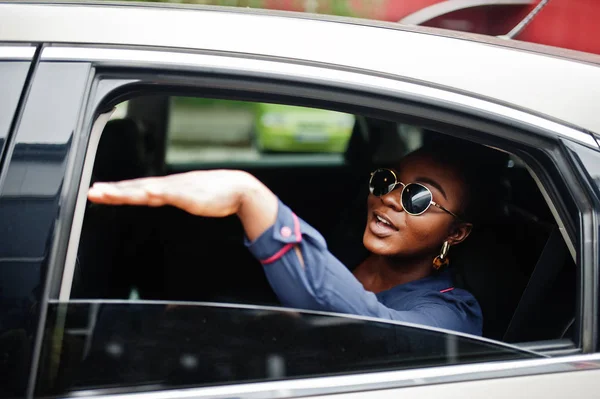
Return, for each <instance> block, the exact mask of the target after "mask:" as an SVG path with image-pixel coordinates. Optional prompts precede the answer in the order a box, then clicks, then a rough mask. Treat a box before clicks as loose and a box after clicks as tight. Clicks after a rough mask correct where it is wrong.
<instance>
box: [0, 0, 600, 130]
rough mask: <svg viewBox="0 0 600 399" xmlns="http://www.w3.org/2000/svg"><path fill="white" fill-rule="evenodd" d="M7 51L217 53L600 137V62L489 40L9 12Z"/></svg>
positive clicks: (206, 12)
mask: <svg viewBox="0 0 600 399" xmlns="http://www.w3.org/2000/svg"><path fill="white" fill-rule="evenodd" d="M0 42H10V43H23V42H25V43H38V42H46V43H60V44H76V45H103V46H105V45H117V46H127V47H131V46H134V47H145V48H153V49H163V48H165V49H178V50H179V51H210V52H215V51H216V52H220V53H228V54H238V55H239V54H242V55H247V54H251V55H258V56H264V57H274V58H278V59H281V60H284V61H286V62H302V63H306V62H309V63H318V64H325V65H327V66H332V67H336V68H343V69H350V70H354V71H361V72H364V73H369V74H376V75H382V76H386V77H391V78H395V79H402V80H408V81H414V82H418V83H425V84H427V85H430V86H436V87H442V88H445V89H449V90H452V91H455V92H461V93H467V94H469V95H475V96H477V97H482V98H486V99H488V100H492V101H494V102H497V103H501V104H507V105H510V106H512V107H515V108H520V109H526V110H530V111H533V112H535V113H537V114H543V115H546V116H547V117H549V118H550V119H557V120H560V121H563V122H564V123H566V124H568V125H572V126H577V127H579V128H582V129H584V130H589V131H592V132H595V133H600V118H597V110H596V109H595V108H596V107H595V104H597V103H599V102H600V91H598V90H591V89H590V87H591V85H592V83H593V82H598V81H600V56H598V55H593V54H586V53H580V52H576V51H570V50H561V49H554V48H551V47H548V46H541V45H535V44H526V43H522V42H516V41H511V40H506V39H499V38H493V37H487V36H482V35H474V34H466V33H459V32H451V31H444V30H441V29H433V28H423V27H408V26H402V25H400V24H394V23H386V22H376V21H365V20H360V19H354V18H343V17H332V16H317V15H310V14H304V13H293V12H281V11H272V10H249V9H243V8H233V7H207V6H204V7H197V6H194V7H190V6H180V7H173V6H167V5H164V4H161V5H141V4H132V3H81V2H78V3H72V2H64V1H63V2H18V3H17V2H4V3H0Z"/></svg>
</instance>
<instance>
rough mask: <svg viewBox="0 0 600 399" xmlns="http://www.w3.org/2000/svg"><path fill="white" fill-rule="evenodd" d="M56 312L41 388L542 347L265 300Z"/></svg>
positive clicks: (171, 383)
mask: <svg viewBox="0 0 600 399" xmlns="http://www.w3.org/2000/svg"><path fill="white" fill-rule="evenodd" d="M48 321H49V322H48V325H47V327H46V333H45V341H44V342H45V347H44V350H43V353H42V358H41V367H40V370H41V371H40V375H39V378H38V386H37V392H38V394H40V395H59V394H66V393H69V392H73V391H79V390H89V389H95V390H97V389H101V390H102V389H110V390H113V389H115V388H125V390H127V389H131V387H136V390H139V389H142V390H143V389H153V390H156V389H168V388H173V387H189V386H195V387H198V386H205V385H214V384H225V383H231V382H242V381H243V382H251V381H271V380H279V379H285V378H297V377H310V376H325V375H334V374H339V373H358V372H368V371H379V370H397V369H407V368H416V367H428V366H441V365H448V364H462V363H473V362H481V361H493V360H507V359H524V358H531V357H533V356H534V355H531V354H529V353H527V352H522V351H519V350H516V349H513V348H510V347H508V346H501V345H496V344H491V343H489V342H486V341H481V340H478V339H476V338H471V337H467V336H459V335H452V334H446V333H444V332H439V331H434V330H428V329H423V328H417V327H412V326H404V325H397V324H389V323H384V322H374V321H367V320H363V319H358V318H350V317H335V316H327V315H321V314H312V313H305V312H294V311H290V310H277V309H273V308H262V307H243V308H241V307H233V306H226V305H223V306H218V305H210V304H194V305H192V304H179V305H178V304H165V303H156V302H129V303H128V302H126V301H124V302H101V301H99V302H98V301H97V302H93V301H92V302H87V301H81V302H79V301H78V302H77V303H68V304H67V303H62V304H60V303H54V304H52V305H51V306H50V312H49V317H48ZM117 390H118V389H117Z"/></svg>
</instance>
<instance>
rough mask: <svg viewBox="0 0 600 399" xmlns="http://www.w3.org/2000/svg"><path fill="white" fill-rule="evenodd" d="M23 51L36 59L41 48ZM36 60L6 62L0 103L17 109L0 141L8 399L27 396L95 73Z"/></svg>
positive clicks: (2, 125) (3, 123)
mask: <svg viewBox="0 0 600 399" xmlns="http://www.w3.org/2000/svg"><path fill="white" fill-rule="evenodd" d="M10 49H11V48H10V47H7V48H0V54H2V51H6V52H9V50H10ZM17 49H18V48H17ZM20 51H21V52H22V53H24V54H26V55H29V57H30V59H31V58H32V57H33V53H34V51H35V50H34V47H24V48H21V49H20ZM21 57H22V56H21ZM37 61H38V60H36V63H35V65H34V66H33V67H31V66H30V65H31V61H4V60H0V71H2V72H3V76H2V79H3V90H2V92H1V93H0V99H1V101H3V104H7V106H8V105H10V106H11V107H12V112H11V108H8V109H7V110H8V112H2V114H1V115H2V116H1V117H0V135H4V136H0V139H3V140H7V141H6V142H5V146H4V152H3V156H2V161H3V162H2V175H1V176H2V178H1V180H0V182H1V183H0V220H1V221H2V222H1V223H0V241H1V242H2V244H1V245H0V251H1V252H0V265H1V266H0V272H1V273H2V274H1V278H0V281H1V287H2V289H1V295H0V300H1V303H2V312H1V318H2V319H1V322H0V329H1V331H2V333H1V336H2V339H1V342H2V344H1V349H0V351H1V352H2V354H3V356H2V373H1V375H2V378H3V383H2V387H3V388H4V389H2V390H0V392H1V393H0V396H2V397H23V396H24V395H26V392H27V386H28V382H29V378H30V376H31V375H30V368H31V366H32V364H33V365H35V358H36V357H35V355H34V354H35V342H36V333H37V329H38V327H39V324H38V322H39V320H40V318H41V317H42V316H43V314H44V313H45V310H44V309H45V305H44V303H45V300H44V295H43V292H44V289H45V281H46V277H47V273H48V269H47V266H48V259H49V257H50V254H51V245H52V244H53V237H54V228H55V225H56V223H57V216H58V214H59V209H60V207H61V206H62V205H64V199H63V198H61V188H62V187H63V184H64V181H65V180H64V179H65V173H66V171H67V159H68V155H69V153H70V150H71V144H72V143H73V137H72V133H73V131H74V130H75V126H76V125H77V122H78V118H79V111H80V109H81V106H82V99H83V93H84V91H85V88H86V85H87V78H88V74H89V65H86V64H70V65H69V64H48V63H44V62H37ZM28 76H29V82H28V85H27V86H25V82H26V78H27V77H28ZM5 79H6V80H5ZM5 89H8V90H5ZM8 95H11V98H7V96H8ZM19 99H21V103H19ZM6 102H8V103H6ZM15 110H17V113H16V114H15V113H14V112H15ZM11 115H12V116H11ZM7 128H10V129H11V130H10V131H7V130H6V129H7ZM7 133H8V134H7Z"/></svg>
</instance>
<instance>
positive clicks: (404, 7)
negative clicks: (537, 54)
mask: <svg viewBox="0 0 600 399" xmlns="http://www.w3.org/2000/svg"><path fill="white" fill-rule="evenodd" d="M337 1H338V2H339V1H341V0H337ZM346 1H347V3H346V4H347V5H348V6H349V9H350V10H351V13H352V14H354V15H355V16H357V17H362V18H371V19H379V20H385V21H394V22H397V21H399V20H401V19H402V18H404V17H406V16H408V15H410V14H412V13H414V12H416V11H418V10H420V9H422V8H425V7H428V6H430V5H432V4H436V3H440V2H444V1H452V0H346ZM538 2H539V0H537V1H536V4H537V3H538ZM332 3H333V0H318V2H317V4H318V7H317V9H318V11H319V12H323V13H331V12H332V11H333V9H332ZM536 4H534V5H531V6H493V5H492V6H483V7H473V8H468V9H465V10H461V11H456V12H453V13H450V14H447V15H444V16H441V17H438V18H434V19H432V20H430V21H427V22H426V23H424V25H426V26H435V27H439V28H446V29H454V30H462V31H467V32H475V33H482V34H488V35H494V36H496V35H502V34H506V33H508V32H509V31H510V30H511V29H512V28H513V27H514V26H515V25H516V24H517V23H518V22H519V21H521V20H522V19H523V18H524V17H525V16H526V15H527V14H528V13H529V11H531V10H532V9H533V8H534V7H535V5H536ZM264 6H265V7H266V8H275V9H283V10H294V11H303V10H304V7H305V0H264ZM515 39H517V40H524V41H529V42H534V43H542V44H547V45H551V46H557V47H565V48H570V49H574V50H580V51H587V52H591V53H597V54H600V0H550V1H549V2H548V4H547V5H546V6H545V7H544V8H543V9H542V10H541V11H540V12H539V13H538V14H537V15H536V17H535V18H534V19H533V20H532V21H531V23H530V24H529V25H528V26H527V27H526V28H525V30H523V31H522V32H521V34H519V35H518V36H517V37H516V38H515Z"/></svg>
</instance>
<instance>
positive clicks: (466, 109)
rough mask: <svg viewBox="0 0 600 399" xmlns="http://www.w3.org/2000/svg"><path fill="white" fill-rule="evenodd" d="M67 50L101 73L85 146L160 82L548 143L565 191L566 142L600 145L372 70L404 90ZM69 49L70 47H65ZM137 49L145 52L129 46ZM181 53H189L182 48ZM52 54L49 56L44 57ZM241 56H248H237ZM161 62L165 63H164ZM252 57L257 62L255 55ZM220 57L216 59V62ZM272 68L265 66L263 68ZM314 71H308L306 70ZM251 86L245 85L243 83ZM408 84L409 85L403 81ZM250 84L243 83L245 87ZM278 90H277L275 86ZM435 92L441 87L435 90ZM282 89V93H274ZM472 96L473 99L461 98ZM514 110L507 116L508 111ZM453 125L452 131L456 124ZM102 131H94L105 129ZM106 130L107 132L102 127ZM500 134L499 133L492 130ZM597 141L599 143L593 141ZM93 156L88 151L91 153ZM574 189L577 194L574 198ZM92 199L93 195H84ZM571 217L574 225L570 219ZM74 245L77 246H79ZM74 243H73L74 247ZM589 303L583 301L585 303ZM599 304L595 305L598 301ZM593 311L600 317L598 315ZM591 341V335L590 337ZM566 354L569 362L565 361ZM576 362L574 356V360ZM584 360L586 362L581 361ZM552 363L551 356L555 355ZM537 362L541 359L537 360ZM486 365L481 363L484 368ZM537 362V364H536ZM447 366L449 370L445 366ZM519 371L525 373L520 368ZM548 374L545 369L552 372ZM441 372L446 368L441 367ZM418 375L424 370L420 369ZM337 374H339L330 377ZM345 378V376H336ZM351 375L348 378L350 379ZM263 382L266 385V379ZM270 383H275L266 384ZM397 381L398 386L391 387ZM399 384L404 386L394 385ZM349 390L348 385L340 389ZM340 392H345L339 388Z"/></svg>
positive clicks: (550, 192) (76, 188) (476, 136)
mask: <svg viewBox="0 0 600 399" xmlns="http://www.w3.org/2000/svg"><path fill="white" fill-rule="evenodd" d="M57 49H58V50H60V49H61V48H49V50H53V52H51V53H50V56H48V59H52V60H54V61H60V60H61V59H63V58H61V57H65V58H64V60H65V61H73V60H76V59H81V60H83V59H87V60H92V61H93V62H94V64H95V67H96V68H97V70H96V75H95V80H94V82H93V84H92V87H93V88H92V90H91V92H92V95H91V97H90V98H89V99H88V101H87V106H86V111H85V120H84V122H83V124H82V127H81V129H80V130H79V131H78V132H77V134H79V135H80V138H81V140H82V142H83V143H87V142H88V141H89V140H92V137H91V136H92V135H91V133H90V132H91V131H92V125H93V124H94V123H95V122H96V120H97V118H96V117H97V116H98V115H99V114H100V113H104V112H105V111H106V110H107V109H110V108H112V106H113V105H115V104H116V103H118V102H120V101H121V100H123V99H126V98H128V97H130V96H132V95H135V94H136V93H139V92H141V91H144V90H151V89H152V88H153V89H154V90H156V88H157V87H160V86H156V84H157V83H158V84H160V85H162V89H163V90H170V91H169V94H171V95H172V94H173V93H176V92H177V91H180V92H185V91H190V90H191V91H193V92H196V93H201V92H205V91H207V90H208V91H210V90H213V91H214V90H219V91H221V92H225V93H232V92H236V93H240V92H244V93H245V95H246V96H248V97H249V98H250V97H252V95H253V93H254V95H256V93H257V91H258V92H259V93H262V94H263V95H265V94H266V95H267V96H271V98H276V99H281V100H282V101H291V104H293V105H303V104H304V105H309V104H310V106H313V107H314V106H315V104H316V105H317V106H319V105H321V106H324V107H325V108H328V109H333V110H340V111H343V112H349V110H351V109H353V108H354V109H357V110H359V109H360V110H365V109H367V110H369V112H371V113H374V114H376V115H378V116H382V117H383V116H386V115H387V116H395V117H399V116H402V117H403V118H406V119H411V118H413V119H415V120H419V121H423V120H427V121H428V122H429V123H430V124H431V125H432V126H437V125H439V124H442V125H444V126H446V127H448V129H446V130H447V131H448V133H449V134H453V135H457V136H460V137H462V138H467V139H471V140H473V141H477V142H481V143H483V144H488V145H494V144H495V143H499V146H500V147H502V148H503V149H505V150H513V151H514V152H515V153H519V147H520V146H529V147H538V148H545V152H546V154H545V155H546V156H547V157H549V159H552V160H553V161H554V162H558V163H560V164H561V167H562V166H564V167H565V169H560V173H561V177H562V178H563V179H564V181H563V182H562V183H564V184H563V186H565V187H563V188H562V189H563V190H564V189H565V188H566V183H567V182H568V183H571V182H574V183H575V185H570V186H569V188H570V189H571V190H575V191H577V190H579V189H580V185H579V184H576V182H577V175H576V174H575V173H574V171H573V169H572V168H570V167H569V165H568V163H567V162H566V161H565V157H564V154H563V153H562V152H560V151H557V148H558V147H559V142H560V140H573V141H577V142H578V143H580V144H583V145H586V146H589V147H590V148H594V149H597V145H596V142H595V141H594V140H593V138H592V137H591V135H589V134H587V133H585V132H581V131H578V130H576V129H573V128H571V127H568V126H565V125H561V124H558V123H556V122H553V121H550V120H547V119H544V118H541V117H539V116H536V115H532V114H528V113H525V112H523V111H520V110H515V109H512V108H508V107H506V106H503V105H499V104H494V103H491V102H488V101H485V100H482V99H477V98H474V97H468V96H465V95H463V94H457V93H453V92H449V91H442V90H440V89H437V88H431V87H427V86H424V85H423V86H421V85H416V84H414V83H406V82H400V81H398V80H390V79H388V78H381V77H373V76H372V75H368V74H358V73H355V72H352V73H353V74H354V75H355V77H356V76H367V77H370V78H377V79H382V80H381V81H380V82H379V83H381V84H383V83H389V84H394V83H396V84H398V85H400V87H401V88H403V89H404V90H402V89H398V88H393V87H389V86H387V88H386V89H385V91H382V87H381V86H379V87H373V85H372V83H373V81H367V82H361V81H354V82H353V84H352V85H351V86H348V85H347V84H342V83H343V82H342V83H340V82H339V81H334V82H331V81H327V80H326V78H327V77H329V76H331V75H330V74H325V75H318V74H317V75H310V74H308V76H307V75H300V76H296V77H294V78H289V77H288V78H286V77H285V76H281V74H278V73H277V72H275V71H276V69H275V68H273V69H271V70H270V71H268V72H265V73H264V74H263V75H261V76H260V78H259V77H258V76H257V71H256V70H247V69H245V68H244V65H245V64H244V63H239V62H238V63H237V64H236V66H235V67H232V66H231V65H229V64H227V63H226V62H227V61H230V60H231V58H228V57H223V56H214V55H213V56H212V57H217V58H220V60H218V61H219V62H222V65H221V68H220V69H219V68H215V65H214V64H210V63H209V64H206V61H207V58H206V57H209V58H210V57H211V56H208V55H203V54H200V56H201V57H200V58H199V59H198V63H195V64H190V63H187V64H184V65H183V66H182V65H174V64H173V63H169V62H167V60H168V58H169V57H168V55H169V54H170V53H164V52H161V51H153V52H151V53H152V56H149V57H148V59H143V58H140V57H141V56H144V55H147V54H148V53H150V52H148V51H144V52H143V54H141V53H136V54H137V55H136V56H133V57H132V58H131V59H129V60H123V59H119V58H118V57H117V55H122V54H129V53H127V52H126V53H122V52H121V50H123V49H118V51H117V52H116V53H111V52H110V50H108V49H106V48H104V49H100V50H101V51H100V53H95V52H94V50H95V49H94V48H70V49H67V50H68V51H66V52H65V51H54V50H57ZM62 50H65V49H62ZM107 51H108V54H111V55H112V57H105V58H102V54H104V55H106V54H107ZM127 51H133V52H136V51H137V50H127ZM178 54H181V53H178ZM44 55H45V54H43V56H44ZM189 55H190V56H191V57H193V56H198V55H199V54H189ZM236 59H237V60H238V61H239V60H240V58H236ZM159 60H160V62H159ZM251 60H254V59H252V58H251ZM212 61H216V60H215V59H213V60H212ZM260 61H261V62H267V63H271V64H273V65H274V66H277V65H282V63H281V61H277V60H275V61H263V60H260ZM285 65H293V67H294V68H300V69H302V67H303V66H302V65H296V64H285ZM263 66H264V65H263ZM156 68H160V72H159V73H157V72H156ZM306 68H309V69H310V70H316V69H318V70H324V71H329V72H330V73H331V72H335V73H338V72H339V71H337V70H334V69H327V68H326V67H325V66H307V67H306ZM305 72H306V71H305ZM240 83H243V86H240ZM403 85H407V86H403ZM241 87H243V88H241ZM282 87H286V88H287V92H286V94H282V92H281V89H282ZM414 87H418V88H420V89H423V90H424V91H423V90H421V91H420V92H419V91H417V92H416V93H415V92H414V91H409V90H408V88H411V89H412V88H414ZM275 89H276V90H275ZM432 90H433V91H432ZM435 92H439V93H440V94H441V96H440V97H436V96H433V94H432V93H435ZM273 93H277V94H273ZM365 99H368V100H369V105H368V106H365V105H361V104H365ZM463 99H466V100H468V101H466V102H465V103H461V102H460V101H461V100H463ZM503 111H506V114H502V112H503ZM450 117H451V118H452V121H453V122H452V124H449V123H448V119H449V118H450ZM450 127H451V128H450ZM97 130H98V129H94V131H97ZM100 130H101V129H100ZM482 131H485V132H487V133H485V134H481V133H480V132H482ZM491 132H493V133H491ZM590 139H591V140H590ZM506 141H511V145H510V146H508V147H507V146H506ZM85 147H86V148H87V144H86V145H85ZM89 155H90V154H88V157H89ZM88 157H85V158H86V159H85V163H89V162H93V160H90V159H89V158H88ZM78 158H79V161H78V162H72V163H71V165H72V166H73V167H74V169H73V170H72V171H71V173H70V179H71V181H70V182H68V183H69V184H65V187H67V188H68V190H69V191H68V192H65V193H63V194H64V195H65V196H68V197H70V198H75V197H77V196H78V195H79V196H80V197H81V190H85V189H86V187H85V184H81V183H82V176H81V173H82V167H83V165H84V164H85V163H84V159H83V158H84V157H83V156H78ZM529 166H530V167H531V170H532V172H533V175H534V176H536V177H537V178H538V179H539V182H540V187H539V188H540V189H541V190H542V191H545V192H546V194H547V196H548V198H551V199H552V200H553V202H552V203H550V204H549V206H550V207H551V209H552V208H556V209H554V212H555V216H557V222H559V223H560V224H561V225H562V226H563V229H562V230H563V231H564V234H565V236H564V237H565V238H566V239H567V242H571V247H572V248H575V243H578V244H579V246H578V248H577V249H576V253H577V255H578V256H577V265H578V267H580V268H581V269H582V271H587V270H589V269H592V270H594V269H595V267H594V266H593V264H591V260H590V259H589V258H588V256H587V255H586V254H587V253H588V252H587V251H589V246H590V245H592V243H588V242H586V240H577V236H578V235H579V234H578V233H582V231H580V232H576V228H575V226H574V225H573V226H570V223H569V222H568V220H569V216H568V213H567V212H566V211H565V210H564V209H561V206H562V205H561V201H556V199H557V198H560V196H561V195H565V192H564V191H563V192H560V190H558V189H557V188H556V187H555V185H554V184H553V183H552V182H551V180H550V178H549V177H548V176H547V172H546V170H544V167H542V166H541V165H539V164H530V165H529ZM572 194H573V192H570V195H572ZM84 199H85V198H84ZM575 200H576V201H575V202H576V205H577V207H578V212H579V214H580V218H581V221H582V225H583V227H584V228H587V229H589V227H590V223H591V222H592V220H590V219H589V218H586V217H585V215H586V213H585V211H586V209H587V210H589V209H590V208H589V206H590V204H589V203H586V201H585V198H582V197H581V196H579V197H578V198H575ZM555 201H556V202H557V203H558V206H556V207H555V206H554V202H555ZM75 202H76V201H71V202H70V203H69V204H68V205H69V206H67V207H65V208H64V209H63V211H62V212H61V218H69V217H72V216H73V214H74V211H75V207H76V205H75ZM565 221H567V222H565ZM72 233H73V232H72V230H71V226H64V225H63V226H62V228H61V230H60V231H57V237H62V239H55V244H56V243H58V242H63V243H64V242H68V241H69V237H71V235H72ZM71 244H72V243H71ZM71 246H72V245H71ZM66 251H67V248H56V247H55V248H54V251H53V254H54V255H55V256H54V257H53V259H52V260H51V268H54V273H49V275H50V276H52V275H54V276H61V275H62V274H63V273H62V272H60V271H59V270H58V269H57V268H59V269H60V268H61V267H62V266H59V265H61V264H62V265H63V266H64V261H65V257H66V256H65V255H66ZM52 286H53V287H54V289H53V290H51V293H50V298H51V299H58V300H65V299H67V298H66V297H65V296H64V294H60V293H59V291H58V290H57V289H56V287H57V281H56V280H55V281H53V282H52ZM581 291H583V293H580V297H584V296H585V297H587V298H589V295H590V293H591V294H593V293H595V292H596V291H595V286H593V285H591V284H586V282H585V281H583V286H582V287H581ZM582 302H583V301H582ZM592 305H594V306H592ZM581 306H582V307H581V309H580V312H579V314H578V316H583V320H580V323H581V324H582V325H581V326H580V328H581V330H583V331H585V330H586V329H589V328H592V329H593V330H592V331H595V329H596V326H595V325H594V324H595V323H593V321H595V320H596V315H591V316H590V313H589V312H590V310H591V309H590V307H592V308H595V304H586V303H582V304H581ZM592 316H593V317H592ZM584 339H585V337H584ZM579 347H580V348H582V349H583V351H584V352H586V353H589V352H592V351H594V350H596V347H595V342H593V343H590V342H589V341H588V342H587V343H585V342H584V343H583V344H580V345H579ZM561 359H563V360H564V361H561ZM569 359H571V360H569ZM573 359H579V360H573ZM580 359H586V361H600V356H598V355H593V354H592V355H590V354H586V355H580V356H574V357H573V356H568V357H564V358H559V359H557V360H554V359H551V360H552V361H549V362H546V361H545V360H544V361H541V363H540V366H542V367H541V368H536V370H537V371H536V370H532V369H528V367H531V366H530V365H525V364H523V365H522V367H521V366H519V365H510V366H508V367H504V366H502V367H500V366H499V368H498V369H496V371H497V372H498V374H495V375H498V376H499V375H506V373H507V372H508V371H507V370H510V369H512V370H513V374H512V375H527V374H529V373H533V374H535V373H538V372H540V371H539V370H546V371H547V370H548V368H546V366H550V365H553V366H554V365H557V364H561V365H567V364H569V362H570V361H581V360H580ZM549 360H550V359H549ZM536 364H537V363H536ZM479 367H480V366H479ZM536 367H537V366H536ZM445 369H447V368H442V370H445ZM514 370H517V371H514ZM411 371H416V372H419V371H423V370H411ZM546 371H541V372H546ZM474 372H475V370H473V369H469V371H468V372H466V374H460V375H463V377H464V376H468V377H466V378H467V379H470V378H473V373H474ZM437 373H440V370H437ZM417 374H418V373H417ZM443 374H453V373H452V372H448V371H445V372H443ZM489 377H490V375H489V374H488V375H485V376H483V375H480V376H479V377H478V378H489ZM327 378H331V377H327ZM336 378H337V377H336ZM342 379H343V378H342ZM462 380H464V378H461V377H460V376H458V375H457V376H456V378H455V379H453V381H462ZM261 384H262V383H261ZM265 384H268V383H265ZM390 384H391V385H390ZM394 384H396V385H394ZM386 386H388V387H389V386H402V384H401V383H400V382H399V380H396V382H395V383H394V382H390V381H388V383H386ZM337 389H340V390H341V391H339V392H342V391H345V390H344V389H343V388H339V387H338V388H337ZM336 392H337V391H336Z"/></svg>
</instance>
